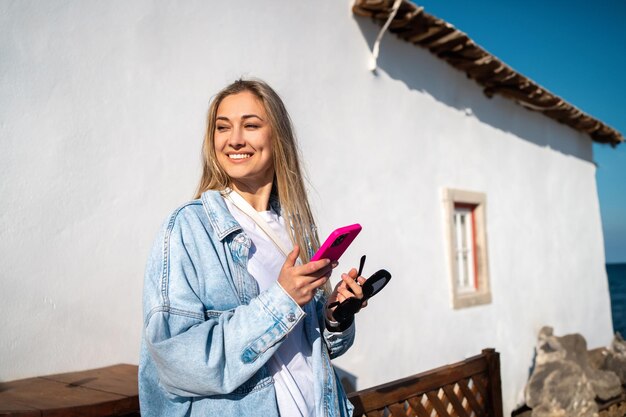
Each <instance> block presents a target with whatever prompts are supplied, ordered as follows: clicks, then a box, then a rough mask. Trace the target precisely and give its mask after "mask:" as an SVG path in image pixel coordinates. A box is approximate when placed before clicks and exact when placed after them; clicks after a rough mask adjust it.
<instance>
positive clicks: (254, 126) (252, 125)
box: [245, 124, 259, 129]
mask: <svg viewBox="0 0 626 417" xmlns="http://www.w3.org/2000/svg"><path fill="white" fill-rule="evenodd" d="M245 127H246V129H258V128H259V125H254V124H247V125H246V126H245Z"/></svg>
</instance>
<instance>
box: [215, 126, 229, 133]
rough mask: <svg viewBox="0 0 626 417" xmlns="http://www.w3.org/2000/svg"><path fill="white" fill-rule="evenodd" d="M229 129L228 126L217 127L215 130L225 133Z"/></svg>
mask: <svg viewBox="0 0 626 417" xmlns="http://www.w3.org/2000/svg"><path fill="white" fill-rule="evenodd" d="M227 129H228V126H217V127H216V128H215V130H217V131H218V132H224V131H225V130H227Z"/></svg>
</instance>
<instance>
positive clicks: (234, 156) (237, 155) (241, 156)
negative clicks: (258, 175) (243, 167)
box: [228, 153, 251, 159]
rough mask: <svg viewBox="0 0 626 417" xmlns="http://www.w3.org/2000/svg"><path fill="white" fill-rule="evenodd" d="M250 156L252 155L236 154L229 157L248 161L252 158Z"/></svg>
mask: <svg viewBox="0 0 626 417" xmlns="http://www.w3.org/2000/svg"><path fill="white" fill-rule="evenodd" d="M250 156H251V155H250V154H248V153H236V154H231V155H228V157H229V158H230V159H246V158H250Z"/></svg>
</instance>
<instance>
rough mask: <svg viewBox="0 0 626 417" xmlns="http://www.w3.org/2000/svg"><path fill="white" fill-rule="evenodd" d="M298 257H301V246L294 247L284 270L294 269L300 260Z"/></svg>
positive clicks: (286, 260) (284, 265)
mask: <svg viewBox="0 0 626 417" xmlns="http://www.w3.org/2000/svg"><path fill="white" fill-rule="evenodd" d="M298 255H300V246H298V245H296V246H294V247H293V250H292V251H291V252H290V253H289V255H287V259H285V263H284V264H283V269H285V268H291V267H293V266H294V265H295V264H296V261H297V260H298Z"/></svg>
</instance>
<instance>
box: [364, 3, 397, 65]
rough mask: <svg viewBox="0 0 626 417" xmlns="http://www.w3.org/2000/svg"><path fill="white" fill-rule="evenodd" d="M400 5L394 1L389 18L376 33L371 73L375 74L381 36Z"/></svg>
mask: <svg viewBox="0 0 626 417" xmlns="http://www.w3.org/2000/svg"><path fill="white" fill-rule="evenodd" d="M401 4H402V0H395V1H394V3H393V7H392V8H391V12H390V13H389V17H387V21H386V22H385V24H384V25H383V27H382V29H380V32H378V36H377V37H376V41H374V46H373V47H372V58H371V60H370V70H371V71H374V72H375V71H376V68H378V65H377V60H378V52H379V51H380V41H381V40H382V38H383V35H384V34H385V32H386V31H387V29H388V28H389V25H390V24H391V21H392V20H393V18H394V17H396V13H398V9H399V8H400V5H401Z"/></svg>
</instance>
